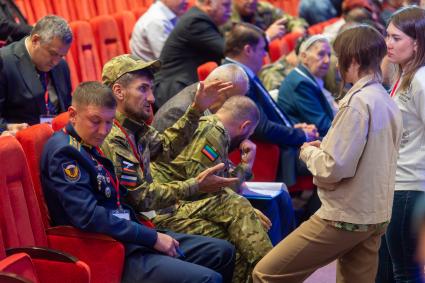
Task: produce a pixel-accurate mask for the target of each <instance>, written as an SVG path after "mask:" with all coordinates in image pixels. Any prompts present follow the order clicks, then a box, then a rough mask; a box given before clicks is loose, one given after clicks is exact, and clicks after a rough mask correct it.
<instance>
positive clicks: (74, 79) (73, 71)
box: [65, 52, 80, 91]
mask: <svg viewBox="0 0 425 283" xmlns="http://www.w3.org/2000/svg"><path fill="white" fill-rule="evenodd" d="M65 60H66V62H67V63H68V68H69V75H70V77H71V87H72V90H73V91H74V90H75V88H76V87H77V86H78V84H79V83H80V79H79V78H78V72H77V67H76V66H75V61H74V57H73V56H72V54H71V52H69V53H68V54H67V55H66V57H65Z"/></svg>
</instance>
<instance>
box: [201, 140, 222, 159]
mask: <svg viewBox="0 0 425 283" xmlns="http://www.w3.org/2000/svg"><path fill="white" fill-rule="evenodd" d="M201 152H202V153H203V154H204V155H205V156H206V157H207V158H208V159H209V160H211V161H216V160H217V158H218V153H217V152H216V151H215V150H214V148H213V147H212V146H209V145H207V144H206V145H205V146H204V147H203V148H202V150H201Z"/></svg>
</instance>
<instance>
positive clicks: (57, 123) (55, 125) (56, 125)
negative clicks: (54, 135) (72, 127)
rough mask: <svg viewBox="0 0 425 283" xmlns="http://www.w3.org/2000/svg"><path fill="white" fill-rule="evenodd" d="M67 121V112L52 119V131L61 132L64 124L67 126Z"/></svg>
mask: <svg viewBox="0 0 425 283" xmlns="http://www.w3.org/2000/svg"><path fill="white" fill-rule="evenodd" d="M68 121H69V112H63V113H61V114H59V115H58V116H56V117H55V118H53V121H52V129H53V131H55V132H56V131H59V130H61V129H62V128H64V127H65V126H66V124H68Z"/></svg>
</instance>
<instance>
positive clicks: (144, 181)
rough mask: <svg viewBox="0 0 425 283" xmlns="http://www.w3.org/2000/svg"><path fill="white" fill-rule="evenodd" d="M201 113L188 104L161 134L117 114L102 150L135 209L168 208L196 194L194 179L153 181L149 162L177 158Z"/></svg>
mask: <svg viewBox="0 0 425 283" xmlns="http://www.w3.org/2000/svg"><path fill="white" fill-rule="evenodd" d="M200 116H201V113H200V112H199V111H197V110H195V109H194V108H193V107H189V108H188V110H187V111H186V113H185V115H183V117H181V118H180V119H179V120H178V121H177V122H176V124H175V125H174V126H172V127H171V128H169V129H167V130H165V131H164V133H163V134H160V133H159V132H158V131H156V130H155V129H154V128H152V127H150V126H148V125H146V124H145V123H144V122H142V123H137V122H135V121H133V120H131V119H128V118H127V117H126V116H124V115H123V114H121V113H119V112H117V113H116V115H115V118H116V121H115V123H114V126H113V127H112V130H111V132H110V133H109V135H108V136H107V137H106V139H105V141H104V143H103V144H102V150H103V152H104V153H105V155H106V156H107V157H108V158H110V159H111V160H112V161H113V163H114V166H115V171H116V173H117V175H118V178H119V179H120V184H121V185H123V186H125V187H126V188H127V189H128V195H127V196H126V200H127V202H128V203H129V204H131V206H132V207H133V208H134V209H136V210H137V211H149V210H158V209H161V208H167V207H170V206H172V205H175V204H176V203H177V201H178V200H180V199H186V198H188V197H190V196H192V195H194V194H196V193H197V191H198V183H197V181H196V180H195V179H194V178H188V179H185V180H182V182H169V183H167V184H161V183H158V182H153V179H152V176H151V173H150V162H151V160H163V161H165V162H167V161H169V160H172V159H174V158H175V157H176V156H177V155H178V154H179V153H180V152H181V150H182V149H183V148H184V147H185V146H186V145H187V143H188V141H189V140H190V137H191V136H192V134H193V132H194V131H195V129H196V128H197V126H198V120H199V117H200ZM132 147H134V150H133V148H132Z"/></svg>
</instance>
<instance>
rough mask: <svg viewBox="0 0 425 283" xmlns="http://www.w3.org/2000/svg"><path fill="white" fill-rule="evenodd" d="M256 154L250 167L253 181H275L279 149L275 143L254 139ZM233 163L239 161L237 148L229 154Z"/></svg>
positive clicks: (239, 155) (239, 156)
mask: <svg viewBox="0 0 425 283" xmlns="http://www.w3.org/2000/svg"><path fill="white" fill-rule="evenodd" d="M255 144H256V145H257V154H256V158H255V162H254V166H253V168H252V173H253V174H254V179H253V181H255V182H275V181H276V173H277V169H278V166H279V153H280V149H279V147H278V146H277V145H274V144H270V143H266V142H259V141H255ZM229 157H230V160H232V162H233V163H235V164H239V162H241V154H240V152H239V150H234V151H232V152H231V153H230V155H229Z"/></svg>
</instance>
